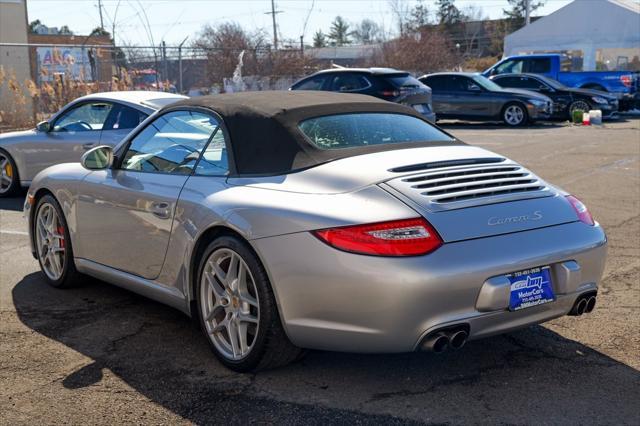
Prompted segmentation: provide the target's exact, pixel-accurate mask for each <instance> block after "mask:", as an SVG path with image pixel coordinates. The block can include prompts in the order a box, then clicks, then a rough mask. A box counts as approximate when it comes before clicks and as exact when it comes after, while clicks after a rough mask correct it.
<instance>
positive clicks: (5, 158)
mask: <svg viewBox="0 0 640 426" xmlns="http://www.w3.org/2000/svg"><path fill="white" fill-rule="evenodd" d="M19 187H20V179H19V178H18V168H17V167H16V163H15V162H14V161H13V158H11V156H10V155H9V154H8V153H7V152H6V151H4V150H2V149H0V198H4V197H11V196H12V195H15V193H16V192H18V188H19Z"/></svg>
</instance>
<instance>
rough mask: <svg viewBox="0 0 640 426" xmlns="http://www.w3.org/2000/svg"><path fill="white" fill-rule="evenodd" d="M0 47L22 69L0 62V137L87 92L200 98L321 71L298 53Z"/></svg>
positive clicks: (273, 86) (280, 86) (281, 83)
mask: <svg viewBox="0 0 640 426" xmlns="http://www.w3.org/2000/svg"><path fill="white" fill-rule="evenodd" d="M2 49H5V50H6V49H12V50H14V51H15V50H17V51H20V52H22V55H21V56H22V57H23V63H21V64H17V63H15V64H13V63H11V61H10V60H6V59H2V62H0V130H1V131H6V130H7V129H11V128H24V127H28V126H32V125H34V124H35V123H36V122H38V121H40V120H43V119H45V118H46V117H48V116H49V115H51V114H52V113H54V112H56V111H58V110H59V109H60V108H61V107H62V106H64V105H65V104H67V103H68V102H70V101H72V100H73V99H76V98H78V97H80V96H83V95H87V94H90V93H96V92H104V91H122V90H159V91H167V92H174V93H183V94H186V95H188V96H200V95H206V94H214V93H222V92H236V91H245V90H286V89H287V88H288V87H290V86H291V84H293V83H294V82H295V81H296V80H297V79H299V78H301V77H302V76H304V75H306V74H308V73H311V72H314V71H316V70H317V69H320V68H322V67H325V66H326V64H322V63H318V61H314V60H313V58H311V57H309V56H308V55H304V53H303V52H302V51H300V50H278V51H271V50H269V49H260V50H253V51H250V52H246V51H243V50H240V49H231V48H230V49H207V48H198V47H187V46H184V47H183V46H165V45H161V46H158V47H153V46H113V45H108V44H35V43H30V44H14V43H0V51H1V50H2ZM15 56H16V55H13V56H12V57H15ZM17 56H20V55H17ZM24 57H27V58H28V67H27V66H24V65H25V64H24Z"/></svg>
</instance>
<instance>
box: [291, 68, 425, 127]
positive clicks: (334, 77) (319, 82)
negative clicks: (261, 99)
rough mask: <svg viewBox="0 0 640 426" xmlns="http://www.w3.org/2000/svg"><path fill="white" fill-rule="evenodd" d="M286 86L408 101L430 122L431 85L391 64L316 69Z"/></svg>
mask: <svg viewBox="0 0 640 426" xmlns="http://www.w3.org/2000/svg"><path fill="white" fill-rule="evenodd" d="M289 90H325V91H329V92H344V93H358V94H361V95H370V96H375V97H376V98H380V99H384V100H385V101H390V102H396V103H399V104H403V105H407V106H410V107H412V108H413V109H415V110H416V111H418V112H419V113H420V114H422V115H423V116H424V117H425V118H426V119H427V120H429V121H430V122H432V123H435V121H436V115H435V114H434V113H433V108H432V107H431V89H430V88H429V87H428V86H425V85H424V84H422V83H421V82H420V81H418V79H416V78H414V77H412V76H411V74H409V73H408V72H405V71H399V70H395V69H392V68H332V69H328V70H323V71H318V72H317V73H315V74H312V75H310V76H308V77H305V78H303V79H302V80H300V81H298V82H297V83H295V84H294V85H293V86H291V88H290V89H289Z"/></svg>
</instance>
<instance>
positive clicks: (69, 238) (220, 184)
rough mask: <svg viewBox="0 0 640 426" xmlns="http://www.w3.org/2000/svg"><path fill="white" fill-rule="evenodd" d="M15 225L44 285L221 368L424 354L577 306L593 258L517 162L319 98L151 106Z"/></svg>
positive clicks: (50, 177) (41, 192)
mask: <svg viewBox="0 0 640 426" xmlns="http://www.w3.org/2000/svg"><path fill="white" fill-rule="evenodd" d="M232 153H233V155H231V154H232ZM25 218H27V219H28V222H29V225H28V227H29V232H30V241H31V247H32V252H33V255H34V256H35V257H36V258H37V259H38V261H39V263H40V267H41V269H42V272H43V275H44V279H45V280H46V282H48V283H49V284H51V285H52V286H54V287H65V286H68V285H72V284H74V283H77V282H78V281H81V280H82V276H81V275H80V274H87V275H91V276H94V277H98V278H100V279H102V280H105V281H109V282H111V283H113V284H116V285H119V286H122V287H124V288H127V289H130V290H132V291H136V292H138V293H141V294H143V295H145V296H148V297H151V298H153V299H156V300H158V301H160V302H163V303H166V304H168V305H171V306H173V307H175V308H177V309H180V310H182V311H183V312H185V313H187V314H189V315H192V316H194V317H196V318H197V319H198V321H199V322H200V324H201V325H202V329H203V331H204V335H205V336H206V339H207V340H208V342H209V343H210V345H211V348H212V350H213V352H214V354H215V355H216V356H217V357H218V359H220V360H221V362H222V363H223V364H224V365H226V366H228V367H229V368H232V369H234V370H238V371H247V370H254V369H260V368H269V367H276V366H279V365H283V364H286V363H289V362H292V361H293V360H296V359H298V358H299V357H300V356H301V354H302V353H303V352H302V350H301V349H299V348H314V349H322V350H333V351H353V352H410V351H416V350H430V351H436V352H442V351H444V350H445V349H447V348H453V349H458V348H460V347H462V346H463V345H464V344H465V342H466V341H467V340H469V339H479V338H482V337H486V336H490V335H494V334H497V333H503V332H507V331H510V330H513V329H515V328H519V327H523V326H526V325H529V324H537V323H541V322H544V321H547V320H550V319H552V318H556V317H559V316H562V315H566V314H570V315H581V314H583V313H585V312H590V311H591V310H592V309H593V308H594V306H595V303H596V293H597V288H598V287H597V285H598V283H599V282H600V279H601V276H602V271H603V268H604V263H605V257H606V246H607V239H606V236H605V233H604V231H603V229H602V228H601V227H600V225H598V223H596V222H595V221H594V220H593V219H592V217H591V215H590V214H589V211H588V210H587V208H586V207H585V206H584V204H582V203H581V202H580V201H578V199H577V198H575V197H573V196H571V195H569V194H567V193H566V192H564V191H563V190H561V189H559V188H557V187H555V186H553V185H551V184H549V183H547V182H545V181H543V180H542V179H540V178H539V177H538V176H536V175H535V174H534V173H532V172H531V171H529V170H527V169H525V168H524V167H523V166H521V165H520V164H518V163H516V162H514V161H512V160H509V159H507V158H505V157H504V156H502V155H498V154H494V153H492V152H489V151H487V150H484V149H481V148H478V147H473V146H468V145H465V144H464V143H462V142H460V141H459V140H457V139H456V138H454V137H453V136H451V135H449V134H447V133H445V132H444V131H442V130H440V129H438V128H437V127H435V126H434V125H432V124H430V123H429V122H428V121H426V120H425V119H424V116H423V115H421V114H419V113H418V112H416V111H413V110H411V109H409V108H406V107H404V106H401V105H397V104H393V103H390V102H384V101H382V100H379V99H376V98H373V97H371V96H360V95H346V94H336V93H327V92H324V93H322V92H296V91H293V92H253V93H251V92H245V93H233V94H223V95H215V96H204V97H199V98H193V99H191V100H187V101H182V102H178V103H176V104H174V105H171V106H168V107H165V108H163V109H162V110H161V111H160V112H159V113H158V114H157V115H155V116H154V117H152V118H150V119H149V120H148V121H147V122H145V123H143V124H141V125H140V126H139V127H138V128H137V129H135V130H134V131H133V132H132V133H131V134H129V136H127V137H126V139H125V140H124V141H123V142H122V143H121V144H120V145H119V146H118V147H117V148H115V149H114V148H112V147H110V146H100V147H96V148H93V149H92V150H90V151H88V152H87V153H86V154H85V155H84V156H83V159H82V163H81V164H62V165H57V166H53V167H50V168H48V169H46V170H45V171H43V172H41V173H40V174H38V176H37V177H36V178H35V179H34V181H33V183H32V185H31V188H30V189H29V192H28V194H27V198H26V202H25Z"/></svg>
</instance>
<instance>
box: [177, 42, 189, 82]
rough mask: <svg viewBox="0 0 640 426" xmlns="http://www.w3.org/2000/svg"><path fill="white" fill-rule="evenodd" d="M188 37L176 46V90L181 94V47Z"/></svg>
mask: <svg viewBox="0 0 640 426" xmlns="http://www.w3.org/2000/svg"><path fill="white" fill-rule="evenodd" d="M188 38H189V36H187V37H185V39H184V40H182V43H180V44H179V45H178V90H179V92H180V93H182V90H183V89H182V45H183V44H184V43H185V42H186V41H187V39H188Z"/></svg>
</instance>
